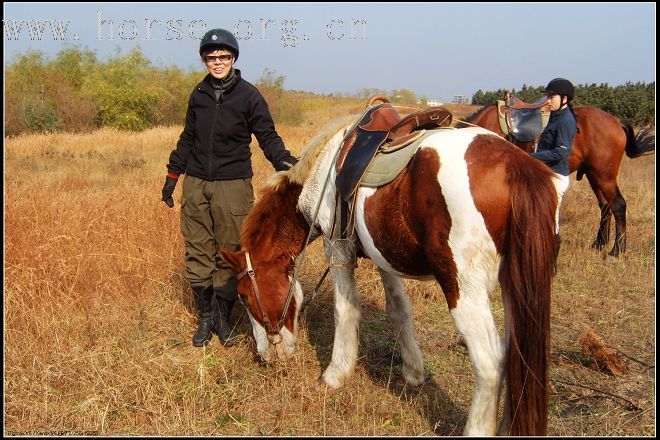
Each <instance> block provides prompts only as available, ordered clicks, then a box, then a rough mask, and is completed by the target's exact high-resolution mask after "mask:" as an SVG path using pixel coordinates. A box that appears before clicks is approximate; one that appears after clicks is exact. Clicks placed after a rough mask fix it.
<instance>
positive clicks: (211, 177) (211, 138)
mask: <svg viewBox="0 0 660 440" xmlns="http://www.w3.org/2000/svg"><path fill="white" fill-rule="evenodd" d="M213 94H214V95H215V92H214V93H213ZM212 98H215V96H212ZM220 102H222V92H220V98H218V100H217V101H216V103H215V112H214V113H213V122H212V123H211V136H210V137H209V180H213V137H214V135H215V124H216V121H217V119H218V109H219V108H220Z"/></svg>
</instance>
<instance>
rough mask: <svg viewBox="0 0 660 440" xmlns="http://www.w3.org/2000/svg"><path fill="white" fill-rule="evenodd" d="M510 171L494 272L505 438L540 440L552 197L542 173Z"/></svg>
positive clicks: (546, 354) (544, 417)
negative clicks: (503, 344)
mask: <svg viewBox="0 0 660 440" xmlns="http://www.w3.org/2000/svg"><path fill="white" fill-rule="evenodd" d="M512 168H513V167H512ZM512 171H513V172H514V174H513V175H510V178H509V187H510V191H511V213H510V216H509V223H508V226H507V232H506V244H505V246H506V251H505V253H504V259H503V261H502V265H501V266H500V267H501V270H500V282H501V285H502V291H503V295H504V304H505V305H506V310H507V313H506V315H507V325H508V330H509V331H508V332H507V336H508V340H507V347H508V348H507V359H506V361H507V384H508V385H507V391H506V392H507V398H506V399H505V402H506V404H507V405H508V406H509V407H508V408H506V409H505V414H506V413H507V412H508V414H509V415H510V421H511V425H510V432H509V434H510V435H545V433H546V430H547V418H548V403H547V397H548V390H547V383H548V362H549V349H550V348H549V345H550V293H551V287H552V267H553V254H554V248H553V245H554V238H555V210H556V207H557V193H556V192H555V188H554V185H553V184H552V181H551V177H550V176H551V174H550V173H549V170H547V169H544V168H539V167H535V166H531V167H529V166H527V167H517V168H515V169H514V170H511V169H510V173H511V172H512ZM530 188H534V191H530Z"/></svg>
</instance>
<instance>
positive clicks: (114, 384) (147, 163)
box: [4, 108, 655, 436]
mask: <svg viewBox="0 0 660 440" xmlns="http://www.w3.org/2000/svg"><path fill="white" fill-rule="evenodd" d="M359 110H360V109H359V108H344V109H332V110H328V111H327V112H323V111H321V110H320V109H319V110H318V111H316V112H311V113H310V114H309V115H310V116H308V117H309V118H310V120H309V121H308V123H306V124H303V125H301V126H299V127H287V126H281V127H278V128H279V130H280V134H281V135H282V137H283V138H284V139H285V141H286V143H287V145H288V147H289V148H290V149H291V150H292V151H293V152H294V153H299V152H300V151H301V149H302V147H303V146H304V144H305V143H306V142H307V141H308V140H309V139H310V138H311V137H312V136H313V135H314V134H315V133H316V132H317V131H318V130H319V128H320V127H321V126H322V125H323V124H324V123H325V122H326V120H327V119H328V117H329V116H330V115H331V116H336V115H338V114H339V113H341V112H349V113H355V112H356V111H359ZM179 133H180V128H179V127H164V128H157V129H153V130H149V131H145V132H142V133H130V134H127V133H122V132H118V131H113V130H101V131H97V132H94V133H90V134H83V135H67V134H50V135H41V136H37V135H30V136H20V137H16V138H11V139H6V144H5V164H6V175H5V197H6V202H5V275H4V277H5V279H4V281H5V296H4V306H5V313H4V329H5V332H4V354H5V357H4V368H5V369H4V372H5V374H4V390H5V395H4V398H5V405H4V418H5V426H4V432H5V434H10V435H25V434H61V435H70V434H88V435H131V434H132V435H159V436H160V435H165V436H167V435H405V436H409V435H410V436H412V435H434V434H437V435H458V434H460V433H461V432H462V429H463V425H464V422H465V419H466V416H467V410H468V409H469V406H470V402H471V398H472V396H471V393H472V391H473V377H472V373H471V370H470V362H469V358H468V356H467V353H466V351H465V349H464V348H463V347H462V346H461V345H460V344H458V343H457V334H456V333H455V331H454V329H453V326H452V323H451V319H450V316H449V314H448V312H447V306H446V303H445V301H444V297H443V295H442V292H441V290H440V289H439V287H438V286H437V285H436V284H435V283H430V282H426V283H420V282H413V281H406V285H407V286H408V291H409V294H410V295H411V297H412V299H413V304H414V315H415V328H416V334H417V336H418V340H419V342H420V345H421V347H422V350H423V352H424V359H425V367H426V372H427V381H426V382H425V383H424V385H423V386H421V387H420V388H418V389H410V388H406V387H404V386H403V384H402V383H401V377H400V372H401V371H400V370H401V359H400V356H399V354H398V351H397V350H398V348H397V342H396V335H395V334H394V333H393V330H392V327H391V326H390V325H389V323H388V321H387V317H386V314H385V312H384V298H383V292H382V287H381V286H380V284H379V278H378V273H377V271H376V269H375V267H374V266H373V264H371V263H370V262H369V261H361V262H360V264H359V268H358V270H357V276H358V288H359V290H360V292H361V293H362V297H361V304H362V311H363V320H362V322H361V324H360V338H361V345H360V352H359V356H360V358H359V360H358V366H357V368H356V371H355V373H354V375H353V377H352V379H351V381H350V382H349V383H348V384H347V385H346V386H345V387H344V388H342V389H341V390H338V391H335V392H330V391H328V390H317V389H316V388H315V385H316V382H317V379H318V377H319V375H320V373H321V372H322V371H323V369H324V368H325V367H326V366H327V365H328V362H329V358H330V353H331V349H332V337H333V325H334V324H333V309H332V294H331V289H330V286H329V282H328V281H326V282H325V284H324V285H323V286H322V288H321V290H320V292H319V294H318V296H317V297H316V298H315V300H314V302H312V303H311V304H310V306H309V307H308V308H307V310H306V311H305V313H304V314H303V316H302V317H301V331H300V336H299V342H298V351H297V354H296V356H295V358H294V359H293V360H292V361H291V362H289V363H287V364H283V365H274V366H266V365H261V364H259V363H258V362H257V360H256V359H255V346H254V342H253V340H252V336H251V331H250V325H249V322H248V320H247V318H246V315H245V312H244V311H243V310H242V309H240V308H239V307H237V308H236V310H235V312H234V314H233V318H234V320H236V321H237V322H238V331H239V333H240V335H241V336H240V341H239V344H238V345H237V346H235V347H232V348H223V347H222V346H220V344H219V342H218V340H217V338H215V337H214V339H213V341H212V342H211V344H210V345H209V346H208V347H206V348H204V349H199V348H194V347H192V345H191V341H190V339H191V335H192V332H193V331H194V329H195V323H196V317H195V314H194V310H193V306H192V300H191V294H190V291H189V289H188V287H187V284H186V282H185V280H184V278H183V276H182V270H183V269H182V264H183V263H182V260H183V244H182V238H181V235H180V232H179V209H178V206H175V208H174V209H169V208H167V207H166V206H165V205H164V204H163V203H162V202H161V201H160V190H161V187H162V184H163V181H164V174H165V172H166V170H165V163H166V162H167V159H168V155H169V152H170V151H171V149H172V148H173V147H174V145H175V143H176V140H177V139H178V135H179ZM253 152H254V154H253V159H254V161H253V164H254V168H255V178H254V183H255V187H256V189H257V194H258V189H259V188H260V187H261V185H262V184H263V182H264V181H265V180H266V178H267V177H268V175H269V174H270V173H271V172H272V167H271V166H270V165H269V164H268V163H267V162H266V160H265V159H264V158H263V155H262V154H261V152H260V151H259V150H258V148H257V147H255V148H254V150H253ZM654 162H655V156H647V157H642V158H639V159H635V160H630V159H628V158H624V160H623V164H622V169H621V175H620V179H619V180H620V186H621V190H622V192H623V194H624V196H625V197H626V199H627V201H628V252H627V253H626V254H625V256H623V257H622V258H620V259H618V260H612V261H610V260H604V259H603V258H602V255H601V254H599V253H597V252H594V251H592V250H590V249H589V244H590V243H591V241H592V240H593V236H594V235H595V232H596V227H597V220H598V211H597V206H596V203H595V198H594V197H593V195H592V194H591V190H590V189H589V187H588V184H587V183H586V182H579V183H578V182H575V180H574V178H572V181H571V187H570V189H569V190H568V192H567V194H566V196H565V201H564V203H563V209H562V237H563V238H564V242H563V246H562V250H561V255H560V259H559V275H558V276H557V278H556V279H555V289H554V293H553V311H552V329H553V341H552V353H553V365H552V366H551V378H552V380H553V386H554V394H553V395H552V396H551V404H550V423H549V428H550V434H553V435H566V436H568V435H570V436H584V435H589V436H591V435H653V434H655V413H654V408H655V400H654V396H655V366H654V359H655V334H654V322H655V321H654V319H655V288H654V277H655V214H654V213H655V185H654V182H655V167H654V165H655V163H654ZM175 199H176V200H177V201H178V200H179V199H180V188H177V190H176V192H175ZM324 269H325V261H324V259H323V257H322V252H321V249H320V243H314V244H313V245H312V247H311V251H310V252H309V253H308V258H307V260H306V262H305V266H304V268H303V272H302V278H301V280H302V284H303V287H304V288H305V291H306V293H307V294H309V292H311V290H312V289H313V287H314V285H315V283H316V282H317V281H318V279H319V277H320V275H321V274H322V272H323V270H324ZM492 305H493V310H494V313H495V314H496V316H497V317H498V319H499V321H501V316H502V306H501V302H500V300H499V298H497V297H493V304H492ZM585 327H589V328H591V329H593V330H594V331H595V332H597V333H598V334H599V335H600V336H601V337H603V339H604V340H605V341H607V342H608V343H609V344H611V347H614V348H617V349H619V350H620V351H621V352H624V353H626V355H628V356H629V358H626V360H628V362H629V365H630V371H629V372H628V373H627V374H626V375H624V376H621V377H612V376H608V375H606V374H604V373H603V372H598V371H594V370H592V369H590V368H588V364H589V362H588V361H589V360H588V359H586V358H584V357H583V356H582V355H581V354H580V347H579V343H578V337H577V336H578V333H579V331H581V330H582V329H583V328H585ZM633 358H634V359H635V360H632V359H633ZM621 398H623V399H627V400H628V401H630V402H633V403H634V404H635V406H636V407H637V408H638V409H632V408H631V407H630V406H629V405H628V404H627V403H626V402H625V401H624V400H622V399H621Z"/></svg>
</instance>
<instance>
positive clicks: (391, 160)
mask: <svg viewBox="0 0 660 440" xmlns="http://www.w3.org/2000/svg"><path fill="white" fill-rule="evenodd" d="M443 130H453V128H439V129H437V130H426V133H424V134H423V135H422V136H420V137H419V138H418V139H417V140H415V141H414V142H413V143H411V144H410V145H408V146H406V147H403V148H401V149H398V150H395V151H392V152H391V153H384V152H382V151H381V152H378V154H376V156H375V157H374V158H373V159H372V160H371V163H370V164H369V167H368V168H367V171H366V172H365V173H364V176H363V177H362V181H361V182H360V186H366V187H370V188H378V187H380V186H383V185H387V184H388V183H390V182H391V181H393V180H394V179H396V176H398V175H399V174H400V173H401V171H403V169H404V168H405V167H406V165H408V162H410V159H412V157H413V155H414V154H415V153H416V152H417V149H418V148H419V147H420V145H421V144H422V142H424V140H426V138H428V137H429V136H432V135H434V134H436V133H438V132H440V131H443ZM386 147H387V144H385V146H384V148H385V149H387V148H386Z"/></svg>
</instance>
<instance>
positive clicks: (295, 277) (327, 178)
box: [278, 110, 366, 328]
mask: <svg viewBox="0 0 660 440" xmlns="http://www.w3.org/2000/svg"><path fill="white" fill-rule="evenodd" d="M365 111H366V110H365ZM360 119H361V117H360V118H358V119H357V121H356V122H355V123H354V124H353V126H355V125H356V124H357V123H358V122H359V121H360ZM351 131H352V127H351V130H348V131H347V132H346V133H350V132H351ZM345 139H346V136H344V139H342V142H341V143H343V142H344V140H345ZM340 145H341V144H340ZM340 151H341V148H337V152H336V153H335V155H334V157H333V159H332V162H331V163H330V167H329V168H328V174H327V175H326V176H325V182H324V183H323V188H322V189H321V192H320V193H319V201H318V203H317V204H316V208H315V209H314V215H313V216H312V221H311V224H310V225H309V233H308V234H307V239H306V240H305V245H304V246H303V250H302V252H301V253H300V258H299V261H298V264H294V267H295V270H294V272H293V278H292V279H291V284H290V285H289V293H288V295H287V298H286V303H285V304H284V311H283V312H282V317H281V318H280V321H279V323H278V327H279V328H282V325H284V319H285V318H286V314H287V311H288V310H289V305H290V304H291V298H292V297H293V285H294V284H295V283H296V282H297V281H298V275H299V273H300V269H301V267H302V265H303V263H304V261H305V254H306V253H307V245H308V244H309V241H310V240H311V238H312V232H313V231H314V230H315V229H316V228H315V227H314V222H316V217H317V216H318V214H319V210H320V209H321V203H322V202H323V194H324V193H325V190H326V188H327V187H328V182H330V174H332V164H334V163H335V162H336V161H337V157H338V156H339V152H340ZM321 234H323V232H321ZM329 271H330V267H328V268H327V269H326V270H325V273H324V274H323V276H322V277H321V280H320V281H319V282H318V283H317V284H316V289H314V293H313V295H312V298H310V301H311V300H312V299H313V298H314V297H315V296H316V293H317V292H318V289H319V287H321V284H322V283H323V280H325V277H326V276H327V275H328V272H329ZM310 301H307V302H304V301H303V304H301V306H300V310H303V308H305V307H306V306H307V304H309V302H310Z"/></svg>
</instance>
